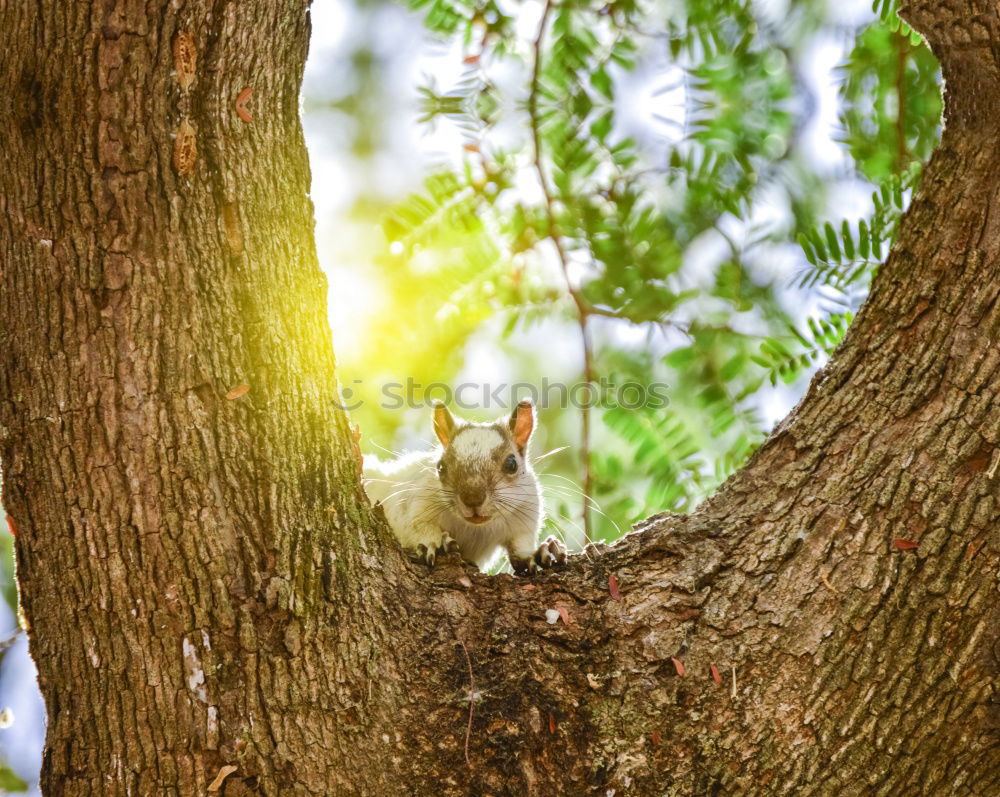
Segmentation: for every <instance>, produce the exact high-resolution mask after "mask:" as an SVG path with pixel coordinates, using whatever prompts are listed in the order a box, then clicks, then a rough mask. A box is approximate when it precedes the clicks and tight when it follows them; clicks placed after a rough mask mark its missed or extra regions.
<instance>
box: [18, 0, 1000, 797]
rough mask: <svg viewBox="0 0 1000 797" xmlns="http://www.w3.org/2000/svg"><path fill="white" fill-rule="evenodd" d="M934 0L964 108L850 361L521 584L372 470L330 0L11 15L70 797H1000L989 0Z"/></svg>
mask: <svg viewBox="0 0 1000 797" xmlns="http://www.w3.org/2000/svg"><path fill="white" fill-rule="evenodd" d="M908 5H909V7H908V8H904V13H906V14H908V15H909V17H910V18H911V19H912V21H913V23H914V25H915V26H916V27H917V28H918V29H919V30H921V31H923V32H925V33H926V35H927V36H928V39H929V41H930V43H931V45H932V47H933V48H934V51H935V53H936V54H937V56H938V57H939V59H940V60H941V63H942V67H943V69H944V74H945V78H946V85H947V91H946V100H947V102H946V127H945V132H944V136H943V139H942V142H941V145H940V147H939V149H938V150H937V152H936V153H935V155H934V157H933V159H932V160H931V162H930V163H929V164H928V166H927V168H926V171H925V175H924V178H923V182H922V187H921V189H920V191H919V193H918V194H917V196H916V197H915V198H914V200H913V203H912V207H911V209H910V210H909V211H908V213H907V215H906V216H905V218H904V220H903V223H902V227H901V230H900V235H899V240H898V242H897V244H896V246H895V247H894V248H893V251H892V253H891V255H890V257H889V259H888V260H887V262H886V264H885V265H884V267H883V268H882V270H881V272H880V274H879V275H878V277H877V279H876V280H875V283H874V285H873V289H872V293H871V296H870V297H869V299H868V301H867V302H866V304H865V306H864V307H863V309H862V311H861V312H860V313H859V315H858V318H857V319H856V321H855V322H854V324H853V325H852V327H851V329H850V330H849V332H848V335H847V338H846V340H845V341H844V344H843V345H842V346H841V348H840V349H839V350H838V351H837V353H836V354H835V355H834V357H833V358H832V359H831V361H830V363H829V364H828V365H827V366H826V367H825V368H824V369H823V370H822V371H821V372H820V373H819V374H817V375H816V377H815V379H814V380H813V382H812V384H811V386H810V389H809V392H808V394H807V396H806V397H805V398H804V399H803V401H802V402H801V404H800V405H799V407H797V408H796V410H795V411H794V412H793V413H792V414H791V415H790V416H789V418H788V419H786V420H785V421H784V422H783V423H782V424H781V425H780V426H779V427H778V429H776V430H775V432H774V433H773V434H772V435H771V437H770V438H769V439H768V441H767V442H766V443H765V444H764V445H763V446H762V448H761V449H760V450H759V451H758V452H757V454H756V455H755V456H754V458H753V459H752V460H751V462H750V463H749V464H748V465H747V466H746V467H745V468H744V469H743V470H742V471H740V472H739V473H738V474H736V475H735V476H734V477H733V478H731V479H730V480H729V481H728V482H727V483H726V484H725V485H724V486H723V487H722V488H721V489H720V490H719V491H718V492H717V493H716V494H715V495H714V496H713V497H712V498H711V499H709V500H708V501H706V502H705V503H704V504H703V505H702V506H700V507H699V508H698V510H697V511H696V512H694V513H692V514H691V515H687V516H675V515H661V516H655V517H653V518H650V519H649V520H648V521H646V522H645V523H644V524H642V525H641V526H640V527H639V528H637V530H636V532H635V533H633V534H631V535H629V536H627V537H626V538H625V539H623V540H622V541H620V542H619V543H617V544H616V545H614V546H611V547H609V548H606V549H601V550H592V551H590V552H588V554H587V555H583V556H576V557H573V558H572V560H571V562H570V564H569V566H568V567H567V568H566V569H565V570H563V571H562V572H559V573H556V574H551V575H544V576H540V577H538V578H536V579H532V580H530V581H525V580H523V579H514V578H512V577H509V576H484V575H480V574H477V573H475V572H472V571H471V570H470V569H469V568H463V566H462V565H461V564H460V563H459V562H457V561H455V560H454V558H453V557H450V558H448V559H446V560H445V561H444V563H443V564H440V565H439V566H438V567H436V568H435V569H434V570H433V571H431V572H428V571H427V569H426V568H424V567H422V566H419V565H416V564H414V563H411V562H409V561H407V560H406V559H405V558H404V557H403V556H402V555H401V554H400V552H399V551H398V550H397V548H396V546H395V544H394V543H393V542H392V540H391V537H390V535H389V534H388V533H387V529H386V527H385V523H384V520H383V518H382V517H381V515H380V513H378V512H377V511H373V510H372V508H371V507H370V506H369V504H368V502H367V501H366V499H365V498H364V495H363V492H362V490H361V488H360V482H359V478H358V462H357V457H356V454H355V449H354V447H353V443H352V440H351V436H350V431H349V428H348V423H347V420H346V419H345V417H344V415H343V413H341V412H340V411H339V410H338V409H337V407H336V396H337V393H336V386H335V382H334V377H333V371H334V359H333V353H332V350H331V347H330V343H329V327H328V324H327V321H326V301H325V291H326V286H325V283H324V280H323V277H322V275H321V273H320V271H319V269H318V267H317V263H316V257H315V251H314V247H313V241H312V221H311V214H312V208H311V204H310V202H309V199H308V193H307V192H308V188H309V184H308V181H309V173H308V166H307V161H306V153H305V149H304V145H303V140H302V134H301V129H300V127H299V121H298V111H297V103H298V91H299V85H300V80H301V74H302V68H303V64H304V59H305V54H306V46H307V38H308V16H307V10H306V4H305V3H303V2H297V3H293V2H281V1H279V0H243V2H241V3H239V4H236V3H227V2H225V0H211V1H210V0H189V1H188V2H185V3H183V4H182V3H177V2H171V3H166V2H161V3H154V2H152V1H151V2H149V3H148V4H143V3H140V2H138V0H117V2H116V0H108V1H107V2H102V3H94V4H89V3H82V2H81V3H62V2H59V1H58V0H40V2H39V3H37V4H34V7H33V8H32V9H29V8H28V7H27V6H26V5H25V4H21V3H13V4H8V5H5V6H3V7H2V9H0V30H4V31H7V35H8V42H7V57H6V58H5V59H4V60H3V61H2V62H0V77H2V79H3V80H2V85H3V86H5V87H7V96H8V97H9V98H10V99H9V100H8V106H7V107H5V108H0V111H2V113H0V118H2V119H4V120H5V122H0V124H6V125H7V126H8V128H9V129H8V130H6V131H5V132H6V133H7V134H6V135H5V136H4V141H5V146H4V148H3V151H2V155H0V157H2V159H3V168H2V169H0V188H2V193H0V203H2V208H0V210H2V218H0V251H2V252H3V273H2V276H0V317H2V318H3V329H2V341H0V396H2V402H0V457H2V462H3V468H4V485H3V487H4V504H5V507H6V508H7V511H8V512H9V514H10V515H11V516H12V517H13V519H14V520H15V521H16V525H17V529H18V536H17V540H16V552H17V561H18V580H19V585H20V590H21V600H22V604H23V607H24V611H25V615H26V617H27V620H28V621H29V623H30V640H31V650H32V654H33V656H34V658H35V661H36V662H37V664H38V670H39V682H40V685H41V688H42V693H43V695H44V697H45V700H46V706H47V710H48V716H49V725H48V735H47V742H46V752H45V757H44V764H43V771H42V786H43V789H44V790H45V792H46V793H48V794H60V795H61V794H67V795H73V794H87V795H90V794H106V795H116V794H123V795H124V794H177V795H188V794H196V793H204V792H205V791H206V789H207V788H208V786H209V784H210V783H211V781H213V779H215V778H216V775H217V774H219V773H220V768H222V767H224V766H235V767H236V771H235V772H233V773H232V774H230V775H229V776H228V777H227V778H226V779H225V780H224V782H223V785H222V787H221V789H220V792H219V793H221V794H225V795H241V794H267V795H272V794H275V795H276V794H314V795H322V794H338V795H339V794H345V795H346V794H371V795H391V794H428V795H466V794H467V795H523V794H532V795H555V794H568V795H576V794H590V793H595V794H619V795H621V794H635V795H646V794H649V795H653V794H658V795H659V794H669V795H688V794H691V795H702V794H787V793H794V794H801V795H827V794H845V795H854V794H858V795H860V794H866V795H867V794H880V795H896V794H906V795H910V794H935V795H939V794H940V795H989V794H997V793H1000V733H998V730H1000V707H998V703H997V700H998V698H997V688H998V686H1000V680H998V672H997V663H998V657H1000V610H998V608H997V607H998V600H997V599H998V595H997V592H998V589H1000V582H998V575H997V573H998V566H1000V540H998V534H997V528H998V517H1000V507H998V503H997V485H998V479H1000V473H998V471H1000V392H998V388H997V379H998V376H1000V347H998V346H997V339H998V333H1000V302H998V296H1000V238H998V235H997V233H998V230H1000V196H998V192H1000V171H998V169H997V168H996V164H997V162H998V157H1000V133H998V131H997V127H996V124H995V119H994V112H995V109H996V108H997V107H1000V103H998V100H1000V96H998V95H1000V67H998V61H997V56H996V55H995V53H996V52H997V47H996V44H997V43H998V42H1000V17H998V12H997V10H996V9H995V8H993V7H992V6H990V7H989V9H988V10H982V9H981V8H980V7H979V4H975V3H973V2H971V0H964V2H959V0H954V1H953V2H950V3H940V2H935V3H910V4H908ZM192 53H193V55H194V57H193V59H192V57H191V56H192ZM248 88H251V89H252V94H250V95H249V96H248V93H247V91H246V89H248ZM238 101H239V102H238ZM333 289H334V290H336V286H333ZM247 386H249V390H246V387H247ZM894 540H903V541H910V542H913V543H917V547H916V548H915V549H911V550H907V549H905V548H906V547H907V546H906V545H905V543H894ZM901 546H902V547H901ZM612 577H614V578H613V579H612ZM612 581H613V582H614V583H612ZM529 586H530V587H534V588H533V589H528V588H526V587H529ZM619 590H620V594H619ZM547 608H562V609H563V610H565V615H566V619H568V620H569V622H568V623H564V622H563V621H560V622H559V623H557V624H555V625H550V624H548V623H547V622H546V620H545V610H546V609H547ZM716 675H717V676H718V678H716V677H715V676H716ZM717 681H721V683H718V682H717Z"/></svg>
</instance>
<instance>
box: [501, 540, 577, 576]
mask: <svg viewBox="0 0 1000 797" xmlns="http://www.w3.org/2000/svg"><path fill="white" fill-rule="evenodd" d="M565 563H566V546H565V545H564V544H563V542H562V540H558V539H556V538H555V537H552V536H549V537H546V538H545V540H544V541H543V542H542V544H541V545H539V546H538V548H537V549H535V552H534V554H532V555H531V558H530V559H517V560H515V559H511V562H510V564H511V567H513V568H514V572H515V573H517V574H518V575H519V576H530V575H534V574H535V573H537V572H538V571H539V570H540V569H541V570H544V569H546V568H549V567H556V566H558V565H562V564H565Z"/></svg>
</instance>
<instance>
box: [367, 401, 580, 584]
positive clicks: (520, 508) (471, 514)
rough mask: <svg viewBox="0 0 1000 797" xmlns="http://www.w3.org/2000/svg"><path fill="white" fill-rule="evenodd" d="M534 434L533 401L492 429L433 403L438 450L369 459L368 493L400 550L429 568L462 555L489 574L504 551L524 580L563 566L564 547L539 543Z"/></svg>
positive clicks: (552, 542) (550, 539) (550, 540)
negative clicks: (531, 449) (449, 555)
mask: <svg viewBox="0 0 1000 797" xmlns="http://www.w3.org/2000/svg"><path fill="white" fill-rule="evenodd" d="M534 429H535V407H534V405H533V404H532V402H531V401H529V400H524V401H521V402H520V403H518V405H517V406H516V407H515V408H514V411H513V412H512V413H511V414H510V417H509V418H501V419H500V420H498V421H495V422H493V423H472V422H469V421H464V420H461V419H456V418H455V417H454V416H453V415H452V414H451V412H450V411H449V410H448V408H447V407H446V406H445V405H444V404H443V403H442V402H440V401H435V402H434V432H435V434H436V435H437V438H438V440H439V441H440V442H441V446H440V447H438V448H435V449H433V450H431V451H425V452H413V453H410V454H404V455H403V456H401V457H399V458H398V459H396V460H391V461H388V462H381V461H379V460H378V459H377V458H376V457H371V456H366V457H365V458H364V471H363V475H364V486H365V491H366V492H367V493H368V497H369V498H370V499H371V500H372V501H375V502H377V503H379V504H381V506H382V508H383V510H384V511H385V516H386V519H387V520H388V521H389V526H390V527H391V528H392V531H393V533H394V534H395V535H396V538H397V539H398V540H399V542H400V544H401V545H402V546H403V548H404V549H406V550H407V551H408V552H410V553H411V554H412V555H413V556H415V557H416V558H417V559H419V560H420V561H423V562H425V563H426V564H428V565H432V566H433V564H434V560H435V558H436V557H437V555H438V554H440V553H445V552H448V551H453V550H456V549H457V550H458V552H459V553H461V555H462V558H463V559H465V560H466V561H467V562H472V563H473V564H475V565H476V566H477V567H479V569H480V570H484V569H486V567H488V566H489V564H490V563H491V562H492V561H493V559H494V557H495V556H496V554H497V552H498V550H499V549H500V548H504V549H505V550H506V552H507V557H508V559H509V560H510V564H511V567H513V569H514V572H515V573H517V574H519V575H527V574H531V573H534V572H536V571H537V570H538V568H546V567H552V566H554V565H558V564H563V563H564V562H565V561H566V546H565V545H564V544H563V543H562V542H561V541H560V540H558V539H556V538H555V537H551V536H550V537H547V538H546V539H545V540H544V541H543V542H542V543H541V544H538V530H539V528H540V526H541V521H542V513H543V510H542V499H541V489H540V487H539V484H538V479H537V477H536V476H535V472H534V471H533V470H532V469H531V463H530V462H529V460H528V442H529V440H530V439H531V434H532V432H533V431H534Z"/></svg>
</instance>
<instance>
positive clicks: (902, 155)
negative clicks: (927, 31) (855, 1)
mask: <svg viewBox="0 0 1000 797" xmlns="http://www.w3.org/2000/svg"><path fill="white" fill-rule="evenodd" d="M909 51H910V40H909V37H907V36H904V35H903V34H902V33H896V148H897V152H896V168H897V169H898V170H899V171H903V169H905V168H906V164H907V162H908V161H909V157H908V153H907V151H906V60H907V59H906V57H907V55H908V54H909Z"/></svg>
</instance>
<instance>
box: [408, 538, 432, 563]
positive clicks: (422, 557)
mask: <svg viewBox="0 0 1000 797" xmlns="http://www.w3.org/2000/svg"><path fill="white" fill-rule="evenodd" d="M410 555H411V556H412V557H413V558H414V559H416V560H417V561H418V562H423V563H424V564H425V565H427V566H428V567H434V559H435V558H436V557H437V550H436V549H435V548H430V547H428V546H426V545H424V544H423V543H420V544H418V545H417V546H416V547H414V548H413V549H412V550H411V551H410Z"/></svg>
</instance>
